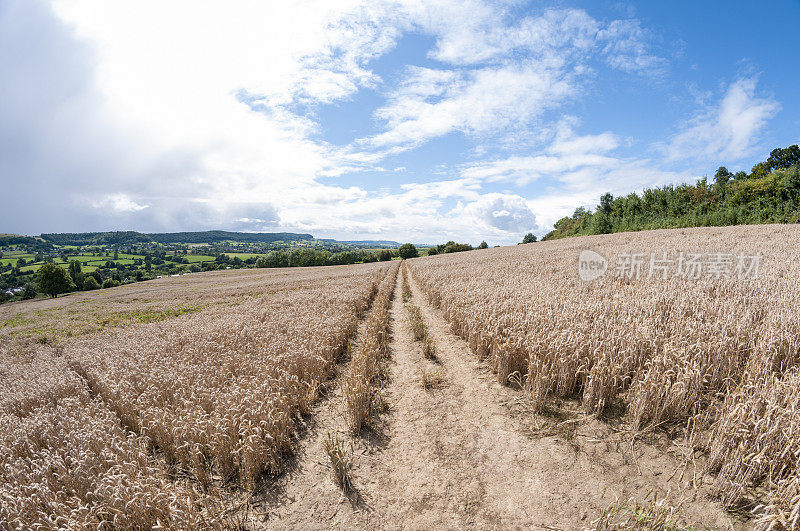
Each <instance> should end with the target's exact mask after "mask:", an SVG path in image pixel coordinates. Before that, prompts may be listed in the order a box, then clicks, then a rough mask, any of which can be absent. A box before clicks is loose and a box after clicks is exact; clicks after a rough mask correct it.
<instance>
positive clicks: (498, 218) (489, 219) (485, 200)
mask: <svg viewBox="0 0 800 531" xmlns="http://www.w3.org/2000/svg"><path fill="white" fill-rule="evenodd" d="M457 211H460V212H459V213H461V214H462V215H464V216H465V217H466V218H467V219H468V220H470V221H474V222H475V223H477V224H478V225H479V226H481V227H482V228H483V230H485V231H486V232H488V233H490V234H491V233H495V234H496V233H497V232H498V231H501V232H511V233H515V234H516V233H524V232H528V231H532V230H535V229H537V228H538V226H537V225H536V215H535V214H534V213H533V212H532V211H531V209H530V207H529V206H528V204H527V202H526V201H525V198H523V197H521V196H519V195H510V194H499V193H490V194H485V195H483V196H481V198H480V199H478V200H476V201H473V202H471V203H468V204H466V205H463V206H460V207H459V208H458V209H457Z"/></svg>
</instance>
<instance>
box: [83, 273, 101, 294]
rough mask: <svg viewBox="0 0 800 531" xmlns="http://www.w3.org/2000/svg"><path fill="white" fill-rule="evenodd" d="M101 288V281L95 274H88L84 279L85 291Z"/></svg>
mask: <svg viewBox="0 0 800 531" xmlns="http://www.w3.org/2000/svg"><path fill="white" fill-rule="evenodd" d="M99 288H100V283H98V282H97V280H96V279H95V278H94V277H93V276H88V277H86V278H85V279H84V281H83V289H84V290H85V291H92V290H95V289H99Z"/></svg>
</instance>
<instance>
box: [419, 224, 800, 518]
mask: <svg viewBox="0 0 800 531" xmlns="http://www.w3.org/2000/svg"><path fill="white" fill-rule="evenodd" d="M798 236H800V230H799V229H798V227H796V226H759V227H730V228H724V229H693V230H674V231H654V232H648V233H635V234H617V235H611V236H604V237H588V238H580V239H568V240H559V241H555V242H545V243H540V244H529V245H522V246H518V247H516V248H500V249H488V250H484V251H475V252H470V253H459V254H454V255H446V256H435V257H430V258H423V259H417V260H413V261H411V266H412V267H411V269H412V272H413V274H414V277H415V278H416V280H417V281H418V283H419V284H420V286H421V287H422V288H423V290H424V291H425V293H426V294H427V296H428V297H429V299H430V300H431V302H432V303H433V304H434V305H435V306H438V307H439V308H441V309H442V311H443V313H444V316H445V318H446V319H447V320H448V321H449V322H450V324H451V327H452V330H453V332H454V333H456V334H458V335H459V336H461V337H462V338H464V339H465V340H467V341H468V343H469V345H470V347H471V349H472V350H473V351H474V352H475V353H476V354H477V355H479V356H481V357H484V358H487V359H488V360H489V362H490V363H491V365H492V367H493V369H494V371H495V372H496V373H497V375H498V378H499V379H500V380H501V381H503V382H506V381H508V379H509V377H511V376H512V375H514V374H516V375H518V376H520V377H521V378H522V379H523V380H524V381H525V382H526V385H527V388H528V390H529V392H530V396H531V400H532V402H533V404H534V405H535V406H536V407H537V408H542V407H543V406H544V405H545V403H546V401H547V400H548V399H549V398H550V397H554V396H555V397H576V398H579V399H580V400H581V401H582V404H583V407H584V408H585V410H586V411H587V412H589V413H593V414H604V413H606V412H607V411H609V409H610V407H611V406H621V408H622V409H623V410H626V411H627V412H628V414H629V417H630V419H631V422H632V423H633V425H634V427H635V428H638V429H645V428H652V427H655V426H659V425H661V424H664V423H670V422H678V421H685V420H687V419H690V418H694V419H705V421H706V423H705V424H703V426H702V427H705V428H707V429H706V430H705V433H707V434H708V437H707V438H706V439H705V440H704V442H703V444H702V446H703V447H704V449H705V450H706V451H707V452H708V455H709V456H710V459H709V470H711V471H712V472H716V473H718V490H719V492H720V495H721V497H722V499H723V501H724V502H725V504H726V505H727V506H729V507H733V506H735V505H736V504H738V503H741V502H742V500H743V498H744V497H745V496H746V495H751V494H752V493H753V491H754V489H756V488H758V487H762V486H765V487H766V488H767V489H768V490H770V491H771V493H772V494H771V496H772V498H770V500H771V501H770V502H769V503H765V504H764V505H765V507H761V508H760V509H759V511H760V514H761V516H762V518H764V519H765V520H764V521H770V522H773V521H780V520H781V519H784V520H786V521H788V520H787V519H789V518H790V517H791V519H793V520H792V522H793V524H792V525H798V522H800V519H799V518H800V516H798V513H800V496H797V494H798V493H800V492H798V479H797V478H798V471H799V470H800V467H798V461H800V451H798V450H797V448H796V441H795V442H791V441H792V440H793V439H795V440H796V439H797V434H798V433H800V409H798V408H797V407H796V405H797V400H798V399H799V398H800V395H798V391H797V389H798V385H797V383H798V381H797V380H798V378H797V373H796V369H794V367H795V366H797V365H798V363H799V362H800V315H798V313H797V308H798V306H800V272H799V271H798V270H797V268H796V262H795V261H794V260H793V259H792V258H791V257H793V256H796V254H797V245H796V241H797V240H798ZM586 248H590V249H593V250H595V251H597V252H599V253H600V254H601V255H602V256H604V257H606V259H607V260H608V263H609V264H610V265H609V270H608V271H607V273H606V275H605V276H603V277H602V278H599V279H596V280H593V281H591V282H587V281H583V280H581V279H580V278H579V274H578V266H579V264H578V256H579V253H580V252H581V251H582V250H584V249H586ZM683 251H686V252H693V253H697V254H702V255H707V256H712V255H714V254H716V253H725V254H729V255H739V254H741V255H748V256H755V255H757V254H758V253H760V254H761V256H762V257H763V261H762V262H761V264H760V271H759V273H758V278H749V279H739V278H737V277H736V276H734V275H725V276H719V277H717V276H714V275H699V277H700V278H696V279H695V278H686V277H679V276H675V275H673V276H668V277H666V278H665V275H649V274H648V272H647V271H646V270H643V271H641V274H639V275H632V274H629V273H630V272H628V273H626V274H618V273H620V271H615V264H618V263H620V257H624V256H628V257H629V256H631V255H632V254H638V253H640V254H641V255H642V256H650V253H654V254H655V255H657V256H663V253H667V254H668V255H672V256H677V255H678V254H679V253H680V252H683ZM645 267H646V264H645ZM619 409H620V408H614V410H619ZM698 431H701V430H700V429H699V428H698ZM731 433H735V434H736V435H735V436H733V437H732V436H730V434H731ZM699 440H700V439H697V441H699ZM699 444H700V443H699V442H698V445H699ZM778 486H780V488H779V487H778ZM792 489H794V490H792ZM790 494H791V496H790ZM792 496H794V497H792ZM782 515H783V516H782ZM789 527H791V525H790V526H789Z"/></svg>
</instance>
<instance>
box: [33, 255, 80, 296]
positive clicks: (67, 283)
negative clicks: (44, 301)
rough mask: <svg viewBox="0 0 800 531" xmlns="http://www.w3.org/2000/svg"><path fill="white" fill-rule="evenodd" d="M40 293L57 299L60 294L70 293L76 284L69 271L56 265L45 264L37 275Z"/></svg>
mask: <svg viewBox="0 0 800 531" xmlns="http://www.w3.org/2000/svg"><path fill="white" fill-rule="evenodd" d="M36 277H37V278H36V282H37V285H38V286H39V291H41V292H42V293H45V294H47V295H50V296H51V297H53V298H55V297H58V294H59V293H66V292H68V291H70V290H71V289H72V288H73V287H74V284H73V283H72V279H71V278H70V276H69V273H67V271H66V270H65V269H64V268H63V267H61V266H59V265H56V264H52V263H51V264H44V265H42V267H40V268H39V271H38V272H37V273H36Z"/></svg>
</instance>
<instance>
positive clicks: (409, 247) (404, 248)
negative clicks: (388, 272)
mask: <svg viewBox="0 0 800 531" xmlns="http://www.w3.org/2000/svg"><path fill="white" fill-rule="evenodd" d="M397 252H398V253H399V254H400V258H416V257H417V256H419V253H418V252H417V248H416V247H415V246H414V244H413V243H404V244H403V245H401V246H400V249H398V250H397Z"/></svg>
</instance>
